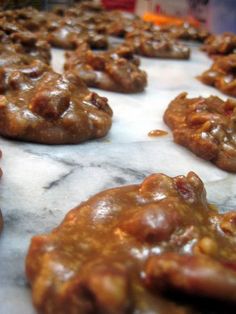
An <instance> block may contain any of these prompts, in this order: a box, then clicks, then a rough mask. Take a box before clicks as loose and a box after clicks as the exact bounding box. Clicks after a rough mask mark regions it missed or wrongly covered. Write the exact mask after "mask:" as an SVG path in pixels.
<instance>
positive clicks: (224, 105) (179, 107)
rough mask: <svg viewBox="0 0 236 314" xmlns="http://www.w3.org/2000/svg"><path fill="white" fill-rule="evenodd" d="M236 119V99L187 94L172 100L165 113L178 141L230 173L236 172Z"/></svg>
mask: <svg viewBox="0 0 236 314" xmlns="http://www.w3.org/2000/svg"><path fill="white" fill-rule="evenodd" d="M235 118H236V101H235V100H233V99H228V100H226V101H223V100H221V99H220V98H219V97H216V96H210V97H208V98H203V97H197V98H187V93H181V94H180V95H179V96H177V97H176V98H175V99H174V100H172V101H171V103H170V104H169V107H168V108H167V110H166V111H165V114H164V121H165V123H166V124H167V125H168V126H169V127H170V128H171V129H172V130H173V136H174V141H175V142H176V143H178V144H180V145H183V146H185V147H187V148H189V149H190V150H191V151H192V152H193V153H195V154H196V155H197V156H199V157H201V158H203V159H206V160H209V161H211V162H213V163H214V164H215V165H216V166H217V167H219V168H221V169H223V170H226V171H231V172H236V142H235V138H236V125H235Z"/></svg>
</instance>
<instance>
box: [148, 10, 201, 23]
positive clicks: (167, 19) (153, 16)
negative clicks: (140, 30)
mask: <svg viewBox="0 0 236 314" xmlns="http://www.w3.org/2000/svg"><path fill="white" fill-rule="evenodd" d="M143 19H144V21H147V22H152V23H154V24H156V25H182V24H183V23H185V22H188V23H189V24H190V25H193V26H199V22H198V21H197V20H196V19H195V18H193V17H192V16H187V17H185V18H180V17H175V16H171V15H164V14H158V13H152V12H145V13H144V15H143Z"/></svg>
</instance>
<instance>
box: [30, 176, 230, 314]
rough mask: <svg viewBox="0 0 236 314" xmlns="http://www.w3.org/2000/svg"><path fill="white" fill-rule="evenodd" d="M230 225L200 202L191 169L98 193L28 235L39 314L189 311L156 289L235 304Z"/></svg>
mask: <svg viewBox="0 0 236 314" xmlns="http://www.w3.org/2000/svg"><path fill="white" fill-rule="evenodd" d="M235 221H236V213H235V212H231V213H228V214H219V213H218V211H217V210H216V209H215V208H213V207H212V206H210V205H209V204H207V201H206V193H205V189H204V186H203V183H202V182H201V180H200V179H199V178H198V177H197V175H196V174H194V173H193V172H190V173H189V174H188V175H187V176H186V177H185V176H178V177H174V178H170V177H168V176H166V175H164V174H153V175H151V176H149V177H147V178H146V179H145V180H144V181H143V182H142V183H141V184H140V185H131V186H125V187H120V188H114V189H111V190H107V191H104V192H101V193H100V194H97V195H95V196H94V197H92V198H90V199H89V200H88V201H86V202H84V203H82V204H81V205H80V206H78V207H77V208H75V209H73V210H71V211H70V212H69V213H68V214H67V216H66V217H65V219H64V221H63V222H62V223H61V225H60V226H59V227H57V228H56V229H54V230H53V231H52V232H51V233H49V234H44V235H38V236H35V237H34V238H33V239H32V242H31V245H30V248H29V252H28V255H27V258H26V273H27V277H28V279H29V281H30V284H31V286H32V293H33V301H34V305H35V307H36V309H37V311H38V312H39V313H47V314H49V313H50V314H53V313H57V314H62V313H63V314H64V313H68V314H71V313H80V314H83V313H103V314H104V313H146V314H148V313H163V314H164V313H165V314H166V313H196V312H197V311H195V309H194V308H193V307H191V305H190V303H189V304H188V300H189V299H188V297H185V301H184V303H185V306H182V305H180V304H179V305H178V304H177V303H175V301H174V299H172V298H171V297H167V296H166V297H165V296H164V295H162V293H163V292H165V291H178V292H179V293H180V295H181V294H183V295H186V294H189V295H194V296H204V297H211V298H213V299H216V300H219V299H221V300H225V301H230V302H236V293H235V291H236V248H235V232H236V228H235ZM189 302H190V301H189ZM197 313H198V312H197ZM199 313H200V312H199Z"/></svg>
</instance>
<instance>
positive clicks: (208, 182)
mask: <svg viewBox="0 0 236 314" xmlns="http://www.w3.org/2000/svg"><path fill="white" fill-rule="evenodd" d="M52 63H53V66H54V68H55V69H56V70H57V71H61V69H62V65H63V51H60V50H54V51H53V62H52ZM210 64H211V60H210V59H209V58H208V57H207V56H206V55H205V54H203V53H202V52H201V51H199V49H198V47H197V46H196V45H194V46H193V47H192V56H191V60H190V61H173V60H153V59H152V60H150V59H147V58H142V68H143V69H145V70H146V71H147V73H148V81H149V83H148V87H147V89H146V91H145V92H144V93H141V94H136V95H123V94H118V93H111V92H105V91H99V94H100V95H103V96H106V97H108V99H109V103H110V105H111V107H112V109H113V111H114V118H113V126H112V129H111V131H110V133H109V134H108V135H107V137H105V138H103V139H100V140H94V141H89V142H86V143H83V144H79V145H62V146H47V145H39V144H29V143H24V142H16V141H11V140H6V139H3V138H0V148H1V150H2V152H3V157H2V160H1V161H0V166H1V168H2V170H3V173H4V174H3V177H2V179H1V186H0V193H1V208H2V212H3V215H4V220H5V226H4V231H3V233H2V235H1V237H0V313H1V314H19V313H20V314H34V313H35V311H34V310H33V307H32V303H31V296H30V289H29V286H28V284H27V280H26V278H25V274H24V259H25V255H26V252H27V249H28V246H29V243H30V239H31V237H32V236H33V235H35V234H39V233H44V232H48V231H50V230H51V229H52V228H54V227H56V226H57V225H58V224H59V223H60V222H61V220H62V218H63V217H64V215H65V214H66V213H67V212H68V210H70V209H71V208H73V207H75V206H76V205H78V204H79V203H80V202H81V201H83V200H85V199H87V198H88V197H89V196H91V195H93V194H95V193H97V192H99V191H101V190H104V189H107V188H110V187H114V186H120V185H124V184H133V183H139V182H141V180H142V179H143V178H144V177H145V176H147V175H149V174H151V173H154V172H163V173H166V174H168V175H170V176H175V175H179V174H186V173H187V172H188V171H190V170H193V171H195V172H196V173H197V174H198V175H199V176H200V177H201V178H202V180H203V181H204V183H205V186H206V189H207V193H208V200H209V201H210V202H211V203H215V204H217V205H218V206H219V207H220V208H221V209H222V210H226V209H235V208H236V176H235V175H234V174H230V173H227V172H224V171H222V170H220V169H218V168H216V167H215V166H214V165H213V164H211V163H209V162H207V161H204V160H202V159H200V158H198V157H196V156H195V155H193V154H192V153H191V152H190V151H188V150H187V149H185V148H183V147H181V146H178V145H177V144H174V143H173V141H172V135H171V133H170V132H169V130H168V128H167V127H166V126H165V124H164V123H163V121H162V115H163V112H164V110H165V109H166V107H167V105H168V104H169V102H170V101H171V100H172V99H173V98H174V97H175V96H177V95H178V94H179V93H180V92H182V91H187V92H188V93H189V96H190V97H194V96H198V95H202V96H208V95H211V94H214V95H220V96H221V97H222V98H224V99H225V98H226V97H225V96H224V95H222V94H221V93H220V92H217V91H216V90H215V89H213V88H211V87H207V86H205V85H203V84H202V83H200V82H199V81H198V80H196V79H195V77H196V76H197V75H198V74H200V73H201V72H202V71H203V70H205V69H207V68H208V67H209V65H210ZM153 129H162V130H167V131H168V132H169V133H168V135H167V136H164V137H156V138H155V137H154V138H151V137H148V135H147V134H148V132H149V131H151V130H153Z"/></svg>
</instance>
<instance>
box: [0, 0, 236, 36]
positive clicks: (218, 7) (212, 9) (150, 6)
mask: <svg viewBox="0 0 236 314" xmlns="http://www.w3.org/2000/svg"><path fill="white" fill-rule="evenodd" d="M87 1H88V0H87ZM75 2H82V1H79V0H77V1H76V0H74V1H73V0H43V1H39V0H35V1H33V0H31V1H30V0H21V1H16V0H15V1H14V0H0V8H1V9H12V8H19V7H24V6H28V5H32V6H34V7H36V8H38V9H50V8H52V7H53V6H55V5H57V6H58V5H59V6H67V5H72V4H73V3H75ZM95 2H98V3H102V4H103V5H104V6H105V7H106V8H107V9H122V10H125V11H129V12H134V13H136V14H138V15H140V16H144V17H145V19H147V20H152V21H153V22H155V20H156V19H158V17H159V21H160V17H163V16H168V17H178V18H184V19H186V20H189V19H192V20H193V21H197V23H199V25H201V26H204V27H206V28H207V29H208V30H210V31H211V32H213V33H222V32H225V31H229V32H236V22H235V21H236V0H176V1H174V0H95Z"/></svg>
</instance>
